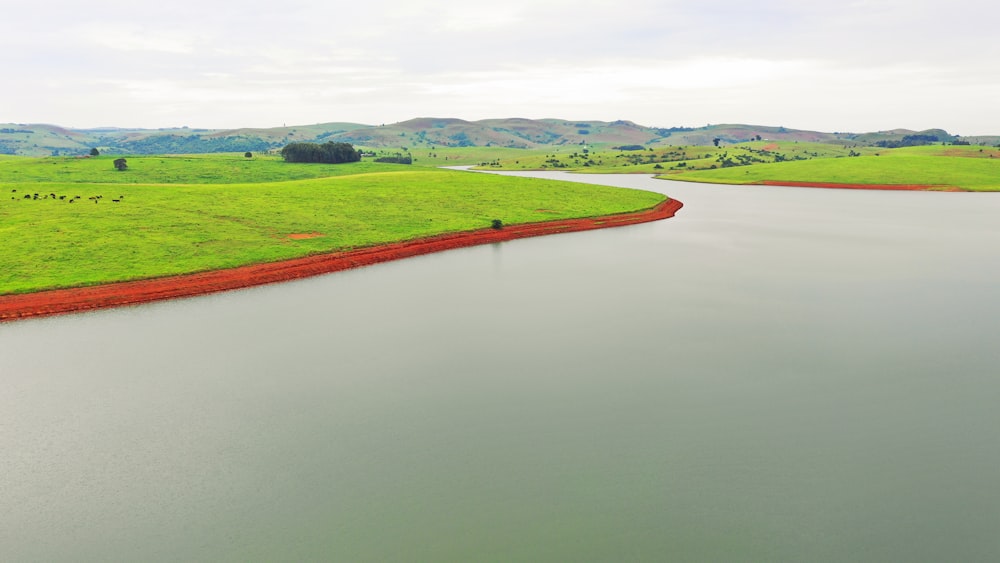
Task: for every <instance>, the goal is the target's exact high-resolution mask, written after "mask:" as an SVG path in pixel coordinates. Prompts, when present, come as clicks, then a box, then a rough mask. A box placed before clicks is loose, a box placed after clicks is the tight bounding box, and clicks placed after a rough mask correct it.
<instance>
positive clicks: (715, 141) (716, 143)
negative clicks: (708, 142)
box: [712, 137, 722, 146]
mask: <svg viewBox="0 0 1000 563" xmlns="http://www.w3.org/2000/svg"><path fill="white" fill-rule="evenodd" d="M721 140H722V139H720V138H718V137H716V138H714V139H712V144H713V145H715V146H719V141H721Z"/></svg>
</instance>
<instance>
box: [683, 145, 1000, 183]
mask: <svg viewBox="0 0 1000 563" xmlns="http://www.w3.org/2000/svg"><path fill="white" fill-rule="evenodd" d="M980 154H982V155H986V156H985V157H981V158H977V157H975V156H979V155H980ZM988 154H989V153H987V152H985V151H984V152H983V153H979V152H978V147H977V148H964V149H963V148H959V147H941V146H937V147H917V148H916V150H914V149H896V150H891V151H890V150H883V151H882V152H881V153H880V156H864V157H858V158H834V159H815V160H807V161H796V162H782V163H777V164H758V165H754V166H748V167H735V168H725V169H718V170H703V171H696V172H688V173H683V174H677V175H671V176H669V178H672V179H677V180H687V181H695V182H717V183H734V184H745V183H755V182H763V181H767V180H772V181H786V182H834V183H844V184H922V185H931V186H947V187H958V188H962V189H966V190H973V191H1000V158H989V157H988ZM958 155H960V156H958Z"/></svg>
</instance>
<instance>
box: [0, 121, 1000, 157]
mask: <svg viewBox="0 0 1000 563" xmlns="http://www.w3.org/2000/svg"><path fill="white" fill-rule="evenodd" d="M757 138H760V139H769V140H775V141H809V142H820V143H823V142H825V143H838V144H845V143H853V144H857V145H865V146H889V147H891V146H905V145H906V144H907V143H910V144H912V143H921V142H948V143H951V142H955V141H960V142H962V141H971V142H973V143H985V144H994V143H998V142H1000V136H997V137H992V136H991V137H969V138H964V137H955V136H952V135H950V134H949V133H948V132H946V131H944V130H941V129H930V130H927V131H909V130H905V129H896V130H892V131H880V132H874V133H824V132H819V131H803V130H797V129H787V128H785V127H772V126H760V125H739V124H722V125H708V126H705V127H666V128H664V127H649V126H645V125H638V124H636V123H633V122H631V121H611V122H606V121H574V120H563V119H521V118H509V119H484V120H481V121H465V120H462V119H454V118H431V117H424V118H417V119H411V120H409V121H403V122H400V123H393V124H389V125H363V124H359V123H318V124H314V125H296V126H292V127H274V128H267V129H253V128H244V129H227V130H221V129H191V128H188V127H179V128H167V129H123V128H117V127H102V128H95V129H69V128H65V127H59V126H57V125H45V124H0V154H19V155H29V156H48V155H82V154H87V153H88V152H89V151H90V149H91V148H95V147H96V148H98V149H99V150H100V151H101V152H102V153H107V154H185V153H211V152H245V151H251V152H262V151H269V150H276V149H279V148H281V147H283V146H285V145H286V144H288V143H290V142H292V141H311V142H320V143H321V142H325V141H342V142H348V143H352V144H355V145H360V146H364V147H370V148H392V147H407V148H417V147H420V148H428V147H431V148H433V147H465V146H498V147H513V148H539V147H546V146H556V145H579V144H590V145H605V146H628V145H641V146H644V147H655V146H665V145H711V144H713V142H714V141H715V139H718V140H719V142H724V143H728V144H731V143H737V142H743V141H748V140H753V139H757ZM931 139H936V140H934V141H931Z"/></svg>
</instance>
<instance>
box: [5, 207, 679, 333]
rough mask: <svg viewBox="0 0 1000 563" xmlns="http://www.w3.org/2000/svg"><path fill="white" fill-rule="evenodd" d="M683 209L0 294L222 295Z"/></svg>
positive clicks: (74, 298)
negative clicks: (279, 260)
mask: <svg viewBox="0 0 1000 563" xmlns="http://www.w3.org/2000/svg"><path fill="white" fill-rule="evenodd" d="M682 205H683V204H682V203H681V202H679V201H677V200H672V199H671V200H667V201H665V202H663V203H660V204H659V205H657V206H656V207H653V208H652V209H647V210H644V211H636V212H634V213H622V214H618V215H608V216H604V217H592V218H588V219H565V220H560V221H546V222H542V223H529V224H525V225H511V226H507V227H504V228H503V229H499V230H497V229H480V230H477V231H467V232H462V233H450V234H444V235H436V236H431V237H425V238H420V239H414V240H409V241H404V242H397V243H391V244H385V245H380V246H373V247H369V248H361V249H357V250H350V251H345V252H334V253H330V254H319V255H315V256H306V257H304V258H295V259H292V260H286V261H282V262H271V263H267V264H254V265H250V266H242V267H239V268H231V269H226V270H215V271H210V272H201V273H197V274H186V275H179V276H169V277H163V278H154V279H148V280H138V281H130V282H119V283H109V284H103V285H97V286H92V287H78V288H69V289H53V290H49V291H38V292H34V293H25V294H18V295H0V322H2V321H12V320H16V319H23V318H27V317H40V316H48V315H58V314H62V313H72V312H76V311H86V310H89V309H100V308H105V307H119V306H122V305H135V304H139V303H148V302H150V301H158V300H161V299H175V298H178V297H191V296H195V295H204V294H206V293H214V292H217V291H226V290H230V289H239V288H244V287H251V286H255V285H263V284H267V283H275V282H281V281H288V280H293V279H298V278H304V277H308V276H315V275H319V274H328V273H331V272H337V271H340V270H347V269H350V268H359V267H361V266H368V265H370V264H377V263H379V262H387V261H389V260H398V259H400V258H407V257H410V256H417V255H420V254H429V253H431V252H441V251H443V250H450V249H453V248H461V247H465V246H475V245H479V244H488V243H494V242H502V241H505V240H513V239H518V238H526V237H533V236H540V235H548V234H555V233H568V232H573V231H589V230H591V229H603V228H608V227H620V226H623V225H633V224H637V223H646V222H649V221H657V220H660V219H667V218H669V217H673V216H674V214H675V213H676V212H677V210H679V209H680V208H681V206H682Z"/></svg>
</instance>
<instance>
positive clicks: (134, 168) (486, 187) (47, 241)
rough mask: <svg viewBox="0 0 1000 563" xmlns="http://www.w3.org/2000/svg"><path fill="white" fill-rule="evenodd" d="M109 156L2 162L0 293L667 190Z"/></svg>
mask: <svg viewBox="0 0 1000 563" xmlns="http://www.w3.org/2000/svg"><path fill="white" fill-rule="evenodd" d="M111 160H112V159H110V158H104V157H101V158H97V159H65V158H43V159H28V158H15V159H0V241H2V244H0V294H5V293H23V292H30V291H36V290H40V289H46V288H55V287H72V286H80V285H91V284H97V283H103V282H111V281H122V280H128V279H138V278H147V277H156V276H163V275H169V274H179V273H189V272H196V271H204V270H212V269H218V268H227V267H233V266H239V265H244V264H252V263H259V262H269V261H275V260H282V259H286V258H294V257H299V256H304V255H308V254H313V253H320V252H329V251H336V250H344V249H349V248H355V247H360V246H368V245H373V244H378V243H384V242H390V241H398V240H405V239H411V238H415V237H420V236H426V235H432V234H438V233H442V232H450V231H461V230H471V229H477V228H484V227H489V226H490V224H491V221H492V220H493V219H500V220H501V221H503V223H504V224H516V223H525V222H535V221H543V220H551V219H563V218H572V217H589V216H596V215H604V214H610V213H619V212H626V211H634V210H638V209H645V208H649V207H652V206H654V205H656V204H657V203H659V202H661V201H663V199H664V197H663V196H661V195H659V194H655V193H650V192H642V191H635V190H623V189H617V188H607V187H601V186H592V185H584V184H574V183H569V182H553V181H544V180H534V179H529V178H513V177H503V176H493V175H486V174H476V173H470V172H456V171H450V170H437V169H431V168H421V167H407V166H401V165H376V164H370V163H354V164H345V165H329V166H326V165H311V164H302V165H293V164H286V163H284V162H281V161H280V160H276V159H267V158H264V159H257V160H249V161H248V160H247V159H244V158H243V157H242V155H238V156H234V155H211V156H204V155H202V156H183V157H144V158H138V157H137V158H129V159H128V162H129V170H128V171H125V172H117V171H115V170H114V169H113V166H112V164H111ZM46 172H49V173H48V174H46ZM301 176H306V178H305V179H295V180H289V181H274V180H278V179H282V178H288V177H292V178H299V177H301ZM234 180H236V181H234ZM35 194H38V195H37V196H36V195H35ZM25 196H27V198H26V197H25ZM36 197H37V199H36ZM114 200H119V201H117V202H116V201H114ZM301 235H307V236H306V237H301Z"/></svg>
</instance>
